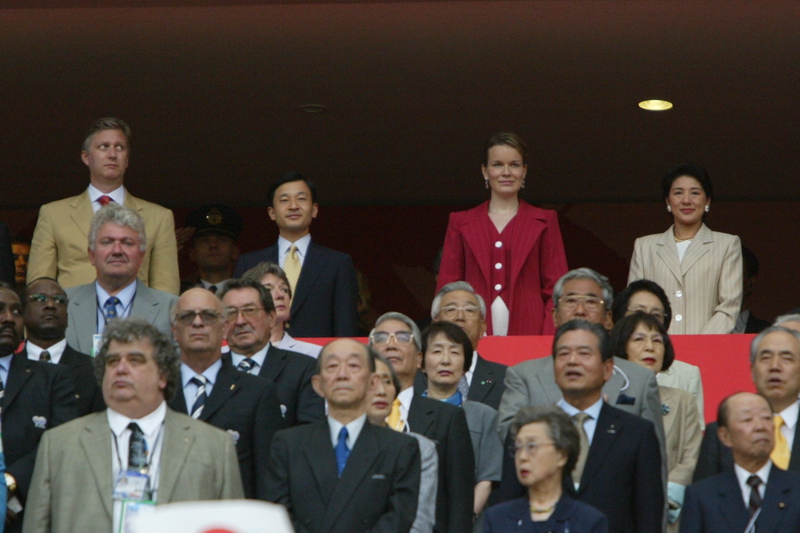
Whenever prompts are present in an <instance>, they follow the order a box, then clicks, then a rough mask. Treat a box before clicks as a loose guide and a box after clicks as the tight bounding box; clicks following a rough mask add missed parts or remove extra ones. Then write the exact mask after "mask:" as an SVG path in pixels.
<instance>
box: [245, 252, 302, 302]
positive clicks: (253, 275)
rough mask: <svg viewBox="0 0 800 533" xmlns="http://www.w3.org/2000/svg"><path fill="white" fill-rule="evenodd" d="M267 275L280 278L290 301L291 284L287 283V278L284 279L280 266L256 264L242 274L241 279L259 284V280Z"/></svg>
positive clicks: (284, 274)
mask: <svg viewBox="0 0 800 533" xmlns="http://www.w3.org/2000/svg"><path fill="white" fill-rule="evenodd" d="M267 274H272V275H273V276H275V277H277V278H280V279H281V281H283V282H284V283H286V285H287V286H288V287H289V299H290V300H291V299H292V284H291V283H289V278H288V277H286V272H284V270H283V269H282V268H281V267H280V265H278V264H276V263H273V262H271V261H262V262H261V263H259V264H257V265H256V266H254V267H253V268H251V269H250V270H248V271H247V272H245V273H244V274H242V279H251V280H253V281H256V282H258V283H261V280H262V279H264V276H266V275H267Z"/></svg>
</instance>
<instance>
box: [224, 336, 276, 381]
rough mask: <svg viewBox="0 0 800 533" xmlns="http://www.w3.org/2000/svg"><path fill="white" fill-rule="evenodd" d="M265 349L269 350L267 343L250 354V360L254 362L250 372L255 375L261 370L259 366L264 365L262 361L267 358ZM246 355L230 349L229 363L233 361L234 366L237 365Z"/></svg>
mask: <svg viewBox="0 0 800 533" xmlns="http://www.w3.org/2000/svg"><path fill="white" fill-rule="evenodd" d="M267 351H269V343H267V344H266V346H264V347H263V348H261V349H260V350H259V351H257V352H256V353H254V354H253V355H252V356H250V360H251V361H253V362H254V363H255V365H254V366H253V369H252V370H251V371H250V373H251V374H253V375H255V376H257V375H258V373H259V372H261V367H262V366H264V361H266V360H267ZM246 358H247V356H246V355H242V354H238V353H236V352H234V351H233V350H231V363H233V366H234V367H238V366H239V363H241V362H242V360H243V359H246Z"/></svg>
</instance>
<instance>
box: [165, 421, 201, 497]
mask: <svg viewBox="0 0 800 533" xmlns="http://www.w3.org/2000/svg"><path fill="white" fill-rule="evenodd" d="M188 422H189V419H186V418H184V417H183V416H181V415H179V414H178V413H175V412H173V411H172V410H171V409H167V417H166V419H165V420H164V442H163V443H162V444H161V459H160V460H159V470H160V471H161V473H160V474H159V475H158V503H164V502H169V501H170V500H172V493H173V492H174V491H175V487H176V485H177V483H178V476H179V475H180V472H181V470H182V469H183V464H184V463H185V462H186V457H187V456H188V455H189V451H190V450H191V449H192V445H193V443H194V438H195V437H194V435H193V434H192V432H191V430H190V427H189V423H188Z"/></svg>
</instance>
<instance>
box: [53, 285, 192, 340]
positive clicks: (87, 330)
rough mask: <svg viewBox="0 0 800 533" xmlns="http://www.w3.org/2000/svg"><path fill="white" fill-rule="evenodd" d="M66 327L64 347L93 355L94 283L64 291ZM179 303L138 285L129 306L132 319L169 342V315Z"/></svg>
mask: <svg viewBox="0 0 800 533" xmlns="http://www.w3.org/2000/svg"><path fill="white" fill-rule="evenodd" d="M66 292H67V296H68V297H69V305H68V307H67V312H68V313H69V326H68V327H67V334H66V336H67V344H69V345H70V346H72V347H73V348H75V349H76V350H78V351H79V352H83V353H88V354H91V353H92V335H94V334H95V333H97V290H96V289H95V284H94V283H87V284H86V285H78V286H77V287H72V288H71V289H67V290H66ZM177 301H178V297H177V296H175V295H174V294H170V293H166V292H162V291H158V290H155V289H151V288H149V287H147V286H146V285H145V284H144V283H142V282H141V281H140V282H139V283H138V284H137V287H136V296H134V297H133V302H132V305H131V314H130V317H131V318H142V319H144V320H147V321H148V322H150V323H151V324H153V325H154V326H155V327H157V328H158V329H159V330H160V331H161V332H162V333H164V334H165V335H167V336H168V337H170V338H172V329H171V324H170V311H171V310H172V306H173V305H175V303H176V302H177Z"/></svg>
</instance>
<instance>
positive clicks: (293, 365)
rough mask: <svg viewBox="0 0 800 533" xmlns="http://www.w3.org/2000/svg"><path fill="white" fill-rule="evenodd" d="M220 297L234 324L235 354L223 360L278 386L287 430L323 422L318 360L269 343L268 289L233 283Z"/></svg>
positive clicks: (231, 333)
mask: <svg viewBox="0 0 800 533" xmlns="http://www.w3.org/2000/svg"><path fill="white" fill-rule="evenodd" d="M220 296H221V298H222V301H223V303H224V304H225V306H226V307H227V309H228V320H229V321H230V325H229V328H228V346H230V349H231V352H230V354H226V355H225V356H224V358H223V359H224V360H225V362H226V363H230V364H232V365H233V367H234V368H237V369H238V370H241V371H242V372H246V373H248V374H254V375H256V376H259V377H261V378H264V379H266V380H269V381H270V382H272V383H274V384H275V387H276V389H277V392H278V399H279V400H280V402H281V413H282V414H283V421H284V426H285V427H290V426H295V425H297V424H306V423H309V422H315V421H317V420H323V419H324V418H325V402H323V400H322V398H320V397H319V396H318V395H317V394H316V393H315V392H314V389H313V388H312V385H311V377H312V376H313V375H314V372H315V368H316V364H317V362H316V361H315V360H314V358H313V357H309V356H307V355H304V354H301V353H296V352H290V351H288V350H281V349H280V348H276V347H274V346H272V345H271V344H270V342H269V339H270V333H271V331H272V328H273V325H274V324H275V306H274V304H273V302H272V297H271V296H270V294H269V291H268V290H267V288H266V287H264V286H263V285H261V284H260V283H259V282H257V281H254V280H250V279H233V280H231V281H230V282H228V284H227V285H226V287H225V290H224V291H223V292H222V293H221V295H220Z"/></svg>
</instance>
